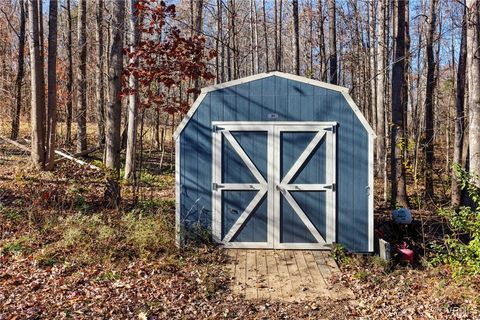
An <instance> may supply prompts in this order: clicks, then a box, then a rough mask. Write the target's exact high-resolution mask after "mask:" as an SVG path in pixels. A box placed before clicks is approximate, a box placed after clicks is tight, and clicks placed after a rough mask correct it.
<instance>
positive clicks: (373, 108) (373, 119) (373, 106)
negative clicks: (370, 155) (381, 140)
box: [369, 0, 378, 131]
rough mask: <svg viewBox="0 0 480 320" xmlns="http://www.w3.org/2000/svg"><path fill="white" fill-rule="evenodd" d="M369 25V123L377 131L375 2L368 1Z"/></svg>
mask: <svg viewBox="0 0 480 320" xmlns="http://www.w3.org/2000/svg"><path fill="white" fill-rule="evenodd" d="M377 3H378V2H377ZM369 9H370V11H369V12H370V25H369V33H370V52H369V55H370V78H371V79H372V80H371V82H370V108H369V110H370V123H371V124H372V127H373V128H374V129H375V131H377V99H376V97H377V81H378V80H377V77H376V75H377V63H378V58H377V45H376V42H377V33H376V25H377V19H376V10H375V9H376V7H375V1H373V0H372V1H370V8H369Z"/></svg>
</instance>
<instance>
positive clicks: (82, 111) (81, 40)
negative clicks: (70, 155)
mask: <svg viewBox="0 0 480 320" xmlns="http://www.w3.org/2000/svg"><path fill="white" fill-rule="evenodd" d="M77 49H78V54H79V55H78V71H77V152H82V151H85V150H87V0H79V3H78V42H77Z"/></svg>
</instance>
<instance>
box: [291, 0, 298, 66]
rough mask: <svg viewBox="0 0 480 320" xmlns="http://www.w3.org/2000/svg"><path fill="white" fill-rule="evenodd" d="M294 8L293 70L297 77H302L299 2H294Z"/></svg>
mask: <svg viewBox="0 0 480 320" xmlns="http://www.w3.org/2000/svg"><path fill="white" fill-rule="evenodd" d="M292 7H293V38H294V39H293V55H294V57H293V69H294V72H295V74H296V75H300V34H299V32H300V31H299V26H298V0H293V1H292Z"/></svg>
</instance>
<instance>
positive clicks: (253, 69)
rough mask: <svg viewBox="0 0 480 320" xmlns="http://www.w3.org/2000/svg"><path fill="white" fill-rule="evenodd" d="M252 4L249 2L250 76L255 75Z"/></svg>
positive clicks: (252, 1)
mask: <svg viewBox="0 0 480 320" xmlns="http://www.w3.org/2000/svg"><path fill="white" fill-rule="evenodd" d="M253 3H254V0H250V11H249V14H250V25H249V26H250V30H249V31H250V74H251V75H252V74H255V73H256V72H255V28H254V23H255V21H254V19H253V12H254V10H253Z"/></svg>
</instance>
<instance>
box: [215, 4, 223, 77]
mask: <svg viewBox="0 0 480 320" xmlns="http://www.w3.org/2000/svg"><path fill="white" fill-rule="evenodd" d="M222 13H223V8H222V0H217V39H216V40H215V50H216V51H217V55H216V56H215V69H216V78H215V83H217V84H218V83H220V82H223V81H224V79H223V66H222V63H221V61H223V59H224V56H223V54H224V52H223V50H222V51H221V52H220V43H222V44H221V46H222V48H223V47H224V45H223V20H222ZM220 59H221V60H220Z"/></svg>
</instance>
